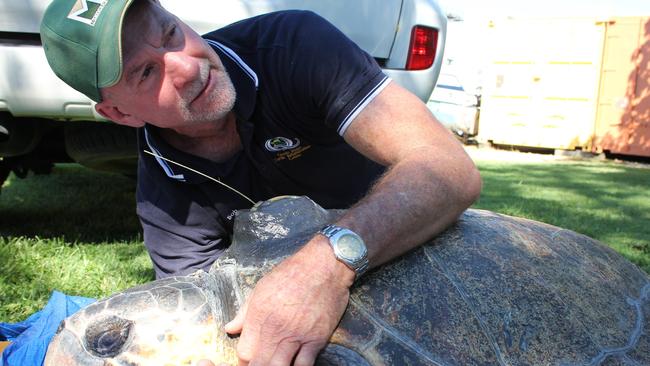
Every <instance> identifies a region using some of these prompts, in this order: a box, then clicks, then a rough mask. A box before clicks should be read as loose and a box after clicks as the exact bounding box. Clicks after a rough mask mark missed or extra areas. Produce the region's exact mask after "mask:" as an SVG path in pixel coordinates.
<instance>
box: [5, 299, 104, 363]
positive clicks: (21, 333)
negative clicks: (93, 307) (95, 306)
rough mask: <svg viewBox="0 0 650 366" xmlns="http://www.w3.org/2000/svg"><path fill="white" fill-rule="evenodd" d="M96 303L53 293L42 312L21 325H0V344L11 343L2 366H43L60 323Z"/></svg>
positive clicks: (33, 315) (91, 300)
mask: <svg viewBox="0 0 650 366" xmlns="http://www.w3.org/2000/svg"><path fill="white" fill-rule="evenodd" d="M93 301H95V299H89V298H87V297H80V296H68V295H65V294H62V293H61V292H58V291H53V292H52V296H51V297H50V300H49V301H48V302H47V305H45V307H44V308H43V310H41V311H39V312H36V313H34V314H32V315H31V316H30V317H29V318H27V320H24V321H22V322H20V323H15V324H10V323H0V341H1V340H8V341H11V344H10V345H9V347H7V348H6V349H5V350H4V352H3V353H2V358H0V366H41V365H42V364H43V360H44V359H45V352H46V351H47V345H48V343H50V340H51V339H52V337H53V336H54V333H55V332H56V330H57V328H58V327H59V324H60V323H61V321H62V320H63V319H65V318H67V317H68V316H70V315H72V314H74V313H75V312H76V311H77V310H79V309H81V308H82V307H84V306H86V305H88V304H90V303H92V302H93Z"/></svg>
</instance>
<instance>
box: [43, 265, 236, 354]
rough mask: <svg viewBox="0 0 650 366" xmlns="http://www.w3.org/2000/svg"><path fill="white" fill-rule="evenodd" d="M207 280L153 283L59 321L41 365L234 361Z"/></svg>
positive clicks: (205, 277)
mask: <svg viewBox="0 0 650 366" xmlns="http://www.w3.org/2000/svg"><path fill="white" fill-rule="evenodd" d="M210 281H212V279H211V276H210V275H208V274H206V273H204V272H198V273H197V274H195V275H192V276H186V277H173V278H167V279H162V280H158V281H153V282H150V283H148V284H145V285H142V286H138V287H134V288H131V289H129V290H127V291H124V292H121V293H118V294H115V295H113V296H110V297H108V298H106V299H102V300H100V301H97V302H95V303H93V304H90V305H89V306H87V307H85V308H84V309H82V310H80V311H79V312H77V313H76V314H74V315H73V316H71V317H69V318H67V319H66V320H64V321H63V322H62V323H61V325H60V326H59V329H58V331H57V333H56V335H55V336H54V338H53V339H52V341H51V342H50V345H49V347H48V351H47V356H46V358H45V365H46V366H49V365H63V366H66V365H98V366H100V365H101V366H103V365H139V366H144V365H195V364H196V363H197V362H198V361H199V360H201V359H210V360H212V361H213V362H215V363H217V364H218V363H220V362H227V363H233V362H234V360H236V356H235V343H234V340H232V339H230V338H228V336H227V335H226V333H225V332H224V330H223V326H224V324H225V320H224V315H227V314H224V313H223V309H221V308H219V305H220V302H219V300H217V301H215V299H214V297H215V295H214V291H213V290H212V289H211V287H213V285H214V283H211V282H210Z"/></svg>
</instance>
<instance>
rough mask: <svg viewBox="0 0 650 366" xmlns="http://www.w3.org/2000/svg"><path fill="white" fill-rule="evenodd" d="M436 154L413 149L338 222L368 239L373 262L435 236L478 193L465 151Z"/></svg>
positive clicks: (474, 198) (454, 218)
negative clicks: (453, 153)
mask: <svg viewBox="0 0 650 366" xmlns="http://www.w3.org/2000/svg"><path fill="white" fill-rule="evenodd" d="M432 153H433V152H432V151H430V149H428V148H420V149H416V150H413V151H411V152H410V153H409V155H408V157H407V158H406V159H404V160H403V161H401V162H399V163H397V164H395V165H394V166H393V167H391V168H390V169H389V170H388V172H387V173H386V174H385V175H384V177H382V179H380V180H379V182H378V183H377V184H376V185H375V186H374V187H373V188H372V190H371V191H370V193H369V194H368V195H367V196H366V197H365V198H364V199H363V200H362V201H360V202H359V203H358V204H357V205H355V206H354V207H353V208H352V209H350V210H348V211H347V212H346V214H345V215H344V216H343V217H342V218H341V219H340V220H339V221H338V222H337V224H338V225H339V226H343V227H347V228H350V229H352V230H353V231H355V232H356V233H358V234H359V235H360V236H361V237H362V238H363V239H364V241H365V242H366V245H367V247H368V254H369V259H370V265H371V267H372V266H377V265H380V264H382V263H384V262H386V261H389V260H391V259H392V258H395V257H397V256H399V255H401V254H403V253H405V252H407V251H408V250H410V249H412V248H414V247H416V246H418V245H420V244H423V243H424V242H425V241H426V240H429V239H431V238H432V237H434V236H435V235H436V234H438V233H440V232H441V231H442V230H444V229H445V228H446V227H447V226H449V225H450V224H451V223H453V222H454V221H455V220H456V219H457V218H458V216H459V215H460V214H461V213H462V212H463V211H464V210H465V209H466V208H467V207H469V206H470V205H471V204H472V203H473V202H474V201H475V200H476V198H477V197H478V193H479V191H480V185H481V182H480V177H479V175H478V171H477V170H476V168H475V167H474V164H473V163H472V162H471V160H470V159H469V157H467V156H466V155H465V154H464V152H463V153H462V154H461V157H460V158H459V156H458V154H456V155H453V157H452V155H449V156H437V157H436V158H435V159H432V158H431V157H432V155H431V154H432Z"/></svg>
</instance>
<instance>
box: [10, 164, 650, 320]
mask: <svg viewBox="0 0 650 366" xmlns="http://www.w3.org/2000/svg"><path fill="white" fill-rule="evenodd" d="M477 164H478V166H479V169H480V170H481V173H482V176H483V182H484V188H483V193H482V196H481V198H480V200H479V201H478V202H477V203H476V204H475V205H474V207H476V208H482V209H489V210H492V211H497V212H501V213H505V214H509V215H514V216H522V217H527V218H531V219H535V220H539V221H544V222H547V223H551V224H554V225H558V226H561V227H564V228H568V229H572V230H575V231H578V232H580V233H583V234H586V235H589V236H591V237H593V238H596V239H599V240H601V241H603V242H604V243H606V244H608V245H610V246H611V247H613V248H614V249H616V250H617V251H618V252H620V253H622V254H623V255H624V256H626V257H627V258H628V259H630V260H631V261H633V262H634V263H636V264H637V265H639V266H640V267H642V268H643V269H644V270H645V271H646V272H649V273H650V225H648V223H649V222H650V194H648V188H649V186H650V169H648V168H633V167H627V166H623V165H621V164H615V163H611V162H584V161H582V162H575V161H562V162H545V163H506V162H498V161H489V160H479V161H478V162H477ZM134 202H135V184H134V181H133V180H131V179H128V178H125V177H122V176H119V175H113V174H107V173H99V172H94V171H90V170H87V169H83V168H81V167H78V166H76V165H62V166H57V167H56V168H55V170H54V172H53V174H52V175H49V176H30V177H28V179H25V180H20V179H16V178H15V177H13V176H12V177H11V178H10V179H9V180H8V181H7V182H6V183H5V185H4V187H3V189H2V193H1V194H0V321H5V322H16V321H19V320H23V319H24V318H26V317H27V316H28V315H30V314H32V313H33V312H35V311H37V310H39V309H41V308H42V307H43V306H44V305H45V302H46V301H47V299H48V298H49V295H50V293H51V291H52V290H54V289H57V290H60V291H62V292H64V293H67V294H71V295H80V296H87V297H103V296H106V295H108V294H110V293H113V292H116V291H120V290H122V289H124V288H127V287H130V286H133V285H135V284H139V283H143V282H146V281H149V280H151V279H153V277H154V274H153V270H152V267H151V263H150V262H149V257H148V255H147V253H146V250H145V249H144V246H143V244H142V235H141V230H140V226H139V223H138V220H137V217H136V215H135V204H134Z"/></svg>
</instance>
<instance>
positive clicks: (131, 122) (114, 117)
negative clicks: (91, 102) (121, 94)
mask: <svg viewBox="0 0 650 366" xmlns="http://www.w3.org/2000/svg"><path fill="white" fill-rule="evenodd" d="M95 110H96V111H97V113H99V114H100V115H102V117H104V118H107V119H109V120H111V121H113V122H115V123H117V124H120V125H124V126H130V127H142V126H144V124H145V122H144V121H143V120H141V119H139V118H136V117H134V116H132V115H130V114H126V113H123V112H122V111H121V110H120V109H119V108H118V107H117V106H115V105H113V104H111V103H109V102H107V101H101V102H99V103H97V104H95Z"/></svg>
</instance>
